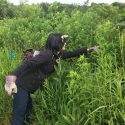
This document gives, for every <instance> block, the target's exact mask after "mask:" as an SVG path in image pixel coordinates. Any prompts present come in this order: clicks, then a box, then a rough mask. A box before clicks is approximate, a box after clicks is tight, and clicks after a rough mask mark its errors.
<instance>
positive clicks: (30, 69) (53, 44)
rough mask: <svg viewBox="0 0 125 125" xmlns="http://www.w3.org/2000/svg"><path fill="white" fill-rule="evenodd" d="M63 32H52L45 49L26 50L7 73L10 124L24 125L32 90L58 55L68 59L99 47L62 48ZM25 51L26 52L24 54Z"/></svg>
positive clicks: (51, 68)
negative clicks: (11, 105)
mask: <svg viewBox="0 0 125 125" xmlns="http://www.w3.org/2000/svg"><path fill="white" fill-rule="evenodd" d="M67 37H68V36H67V35H65V34H63V33H52V34H50V35H49V36H48V38H47V41H46V45H45V49H44V50H43V51H40V52H39V51H37V52H36V51H35V52H36V54H35V55H33V54H34V50H33V49H29V50H28V51H26V53H27V52H30V53H27V55H28V56H27V55H26V56H25V57H24V60H23V62H22V64H21V65H20V66H19V67H17V68H16V69H15V70H14V71H13V72H12V73H10V74H9V75H7V76H6V83H5V90H6V92H7V93H8V94H9V95H13V110H12V122H11V125H24V124H25V121H26V119H25V117H26V116H27V117H28V116H29V113H30V110H31V108H32V100H31V97H30V94H31V93H34V92H35V91H36V90H37V89H38V88H40V87H41V86H43V84H44V80H45V79H46V78H48V77H49V76H50V75H51V74H52V73H53V72H54V70H55V69H54V66H55V65H57V62H56V60H57V59H58V58H61V59H67V58H73V57H78V56H80V55H82V54H89V53H91V52H93V51H97V49H98V47H97V46H95V47H90V48H81V49H77V50H75V51H65V46H66V38H67ZM26 53H25V54H26Z"/></svg>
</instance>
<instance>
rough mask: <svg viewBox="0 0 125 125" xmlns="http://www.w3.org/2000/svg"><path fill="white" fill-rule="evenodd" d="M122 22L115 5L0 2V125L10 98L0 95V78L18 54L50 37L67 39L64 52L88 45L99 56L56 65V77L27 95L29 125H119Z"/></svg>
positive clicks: (122, 7) (124, 99)
mask: <svg viewBox="0 0 125 125" xmlns="http://www.w3.org/2000/svg"><path fill="white" fill-rule="evenodd" d="M124 21H125V4H121V3H113V4H112V5H108V4H95V3H93V4H92V5H91V6H87V4H85V5H82V6H79V5H67V4H60V3H57V2H54V3H53V4H48V3H41V4H37V5H27V4H23V3H22V4H21V5H19V6H15V5H13V4H10V3H8V2H7V1H6V0H0V82H1V84H0V102H1V103H0V104H1V105H0V125H9V121H10V119H11V110H12V108H11V106H12V98H11V97H9V96H8V95H7V94H6V93H5V91H4V83H5V81H4V80H5V76H6V75H8V74H9V73H10V72H11V71H13V70H14V69H15V68H16V66H18V65H19V64H20V63H21V61H22V50H24V49H26V48H30V47H31V48H32V47H33V48H36V49H39V50H42V49H43V47H44V44H45V41H46V38H47V36H48V35H49V34H50V33H52V32H64V33H67V34H68V35H69V39H68V41H67V43H68V44H67V50H73V49H77V48H81V47H90V46H93V45H99V46H100V50H99V52H98V53H92V54H91V55H88V56H87V57H86V56H84V55H83V56H82V55H81V56H80V57H79V58H75V59H68V60H65V61H64V60H58V63H59V66H58V67H55V68H56V72H55V73H54V74H53V75H52V76H51V77H50V78H49V79H47V80H46V82H45V85H44V88H43V89H42V90H38V91H37V92H35V93H34V94H33V95H32V98H33V104H34V105H33V108H34V109H33V113H32V114H31V125H124V124H125V92H124V91H125V69H124V68H125V54H124V53H125V30H124V28H125V22H124ZM11 50H13V51H14V58H13V59H12V60H10V58H9V53H10V51H11Z"/></svg>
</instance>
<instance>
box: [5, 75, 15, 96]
mask: <svg viewBox="0 0 125 125" xmlns="http://www.w3.org/2000/svg"><path fill="white" fill-rule="evenodd" d="M15 81H16V76H11V75H9V76H6V84H5V91H6V92H7V93H8V95H12V93H17V86H16V84H15Z"/></svg>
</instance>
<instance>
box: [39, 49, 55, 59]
mask: <svg viewBox="0 0 125 125" xmlns="http://www.w3.org/2000/svg"><path fill="white" fill-rule="evenodd" d="M39 56H41V57H43V58H46V59H52V58H53V53H52V51H50V50H47V49H46V50H43V51H40V54H39Z"/></svg>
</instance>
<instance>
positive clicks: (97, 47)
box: [87, 46, 99, 53]
mask: <svg viewBox="0 0 125 125" xmlns="http://www.w3.org/2000/svg"><path fill="white" fill-rule="evenodd" d="M98 50H99V46H94V47H90V48H88V49H87V51H88V52H89V53H90V52H97V51H98Z"/></svg>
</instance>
